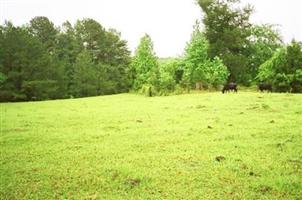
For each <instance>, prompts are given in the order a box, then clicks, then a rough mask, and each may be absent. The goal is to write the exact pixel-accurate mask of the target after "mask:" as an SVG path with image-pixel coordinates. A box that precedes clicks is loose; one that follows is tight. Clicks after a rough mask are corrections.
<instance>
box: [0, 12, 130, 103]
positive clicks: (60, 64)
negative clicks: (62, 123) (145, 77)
mask: <svg viewBox="0 0 302 200" xmlns="http://www.w3.org/2000/svg"><path fill="white" fill-rule="evenodd" d="M130 61H131V58H130V51H129V50H128V48H127V42H126V41H124V40H122V39H121V37H120V33H119V32H117V31H116V30H114V29H109V30H106V29H105V28H104V27H102V25H101V24H99V23H98V22H97V21H95V20H93V19H83V20H78V21H77V22H76V23H75V25H71V24H70V23H69V22H65V23H64V24H63V25H62V26H61V27H55V26H54V24H53V23H52V22H51V21H50V20H49V19H48V18H46V17H35V18H33V19H32V20H31V21H30V22H29V24H26V25H23V26H20V27H16V26H14V25H13V24H12V23H11V22H6V23H5V24H4V25H3V26H0V87H1V92H0V97H1V100H3V101H23V100H43V99H59V98H70V97H84V96H94V95H104V94H115V93H120V92H126V91H128V89H129V87H130V81H129V78H128V66H129V63H130Z"/></svg>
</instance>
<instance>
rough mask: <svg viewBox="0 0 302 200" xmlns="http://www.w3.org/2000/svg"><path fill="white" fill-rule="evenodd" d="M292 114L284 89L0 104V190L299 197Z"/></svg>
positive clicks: (300, 146)
mask: <svg viewBox="0 0 302 200" xmlns="http://www.w3.org/2000/svg"><path fill="white" fill-rule="evenodd" d="M301 124H302V96H301V95H291V94H260V93H249V92H246V93H238V94H227V95H222V94H220V93H206V94H190V95H181V96H170V97H154V98H146V97H143V96H137V95H133V94H122V95H114V96H105V97H93V98H84V99H74V100H60V101H45V102H34V103H8V104H1V137H0V145H1V147H0V151H1V163H0V176H1V181H0V199H30V198H32V199H53V198H58V199H62V198H68V199H85V198H87V199H231V198H232V199H276V198H278V199H299V198H301V197H302V180H301V177H302V135H301V134H302V125H301ZM217 156H220V157H221V160H220V161H217V160H216V157H217ZM220 157H219V158H220ZM223 158H225V159H224V160H223ZM217 159H218V158H217Z"/></svg>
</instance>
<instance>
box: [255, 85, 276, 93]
mask: <svg viewBox="0 0 302 200" xmlns="http://www.w3.org/2000/svg"><path fill="white" fill-rule="evenodd" d="M258 88H259V90H260V91H261V92H263V91H265V90H267V91H268V92H273V86H272V84H269V83H259V85H258Z"/></svg>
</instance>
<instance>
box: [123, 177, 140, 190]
mask: <svg viewBox="0 0 302 200" xmlns="http://www.w3.org/2000/svg"><path fill="white" fill-rule="evenodd" d="M140 183H141V180H140V179H132V178H129V179H127V180H126V184H128V185H130V186H131V188H134V187H136V186H139V184H140Z"/></svg>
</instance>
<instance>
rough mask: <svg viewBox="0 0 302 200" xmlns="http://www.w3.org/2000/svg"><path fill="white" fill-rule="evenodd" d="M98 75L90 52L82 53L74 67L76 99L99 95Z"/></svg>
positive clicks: (74, 92)
mask: <svg viewBox="0 0 302 200" xmlns="http://www.w3.org/2000/svg"><path fill="white" fill-rule="evenodd" d="M97 82H98V81H97V74H96V66H95V63H94V62H93V58H92V56H91V54H90V53H89V52H88V51H83V52H81V53H80V54H79V55H78V57H77V59H76V63H75V66H74V88H73V94H75V96H76V97H85V96H94V95H97Z"/></svg>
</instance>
